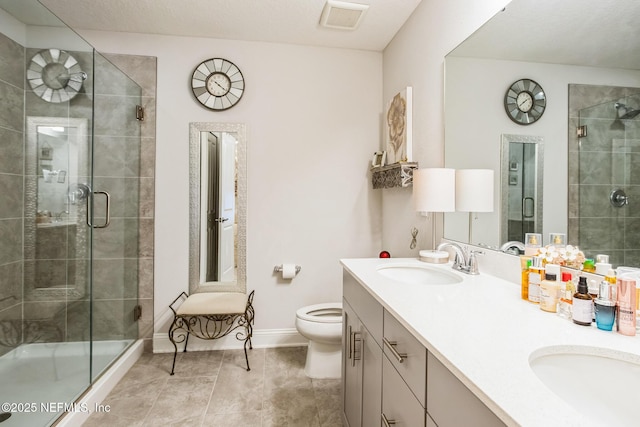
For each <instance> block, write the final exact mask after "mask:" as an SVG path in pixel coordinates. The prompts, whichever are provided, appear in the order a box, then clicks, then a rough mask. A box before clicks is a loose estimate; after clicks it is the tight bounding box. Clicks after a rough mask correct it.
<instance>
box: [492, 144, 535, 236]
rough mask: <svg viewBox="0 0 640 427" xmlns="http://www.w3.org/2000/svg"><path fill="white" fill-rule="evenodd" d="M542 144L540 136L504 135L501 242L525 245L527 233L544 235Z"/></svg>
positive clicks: (501, 169) (501, 186)
mask: <svg viewBox="0 0 640 427" xmlns="http://www.w3.org/2000/svg"><path fill="white" fill-rule="evenodd" d="M542 142H543V141H542V138H541V137H537V136H521V135H502V153H501V157H500V158H501V162H500V172H501V173H500V194H501V195H502V197H501V204H500V213H501V214H500V232H501V237H500V241H501V242H513V241H516V242H524V241H525V239H524V236H525V234H527V233H540V234H542V195H543V194H544V191H543V182H542V165H543V164H544V145H543V143H542Z"/></svg>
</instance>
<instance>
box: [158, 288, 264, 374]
mask: <svg viewBox="0 0 640 427" xmlns="http://www.w3.org/2000/svg"><path fill="white" fill-rule="evenodd" d="M254 293H255V291H251V293H250V294H249V296H248V297H247V295H246V294H244V293H238V292H203V293H196V294H192V295H190V296H189V295H187V294H186V293H185V292H182V293H181V294H180V295H178V297H177V298H176V299H175V300H173V302H172V303H171V304H169V308H170V309H171V311H173V322H172V323H171V326H170V327H169V340H170V341H171V343H172V344H173V348H174V352H173V364H172V366H171V375H173V374H174V372H175V365H176V357H177V355H178V343H181V342H184V343H185V346H184V351H185V352H186V351H187V344H188V341H189V335H191V334H193V335H195V336H196V337H198V338H200V339H204V340H212V339H217V338H222V337H224V336H226V335H228V334H230V333H231V332H233V331H235V330H237V329H240V328H242V329H244V330H241V331H238V332H237V333H236V339H238V340H240V341H244V346H243V347H244V357H245V361H246V362H247V371H249V370H251V368H250V366H249V356H248V354H247V343H248V344H249V349H253V346H252V343H251V337H252V335H253V326H252V325H253V322H254V317H255V311H254V309H253V296H254ZM180 299H182V300H183V302H182V304H181V305H180V306H179V307H178V308H177V309H176V308H174V305H175V304H176V303H177V302H178V300H180Z"/></svg>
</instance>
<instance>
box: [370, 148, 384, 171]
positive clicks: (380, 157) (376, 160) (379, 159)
mask: <svg viewBox="0 0 640 427" xmlns="http://www.w3.org/2000/svg"><path fill="white" fill-rule="evenodd" d="M386 159H387V152H386V151H376V152H375V153H373V159H372V160H371V168H379V167H381V166H384V164H385V161H386Z"/></svg>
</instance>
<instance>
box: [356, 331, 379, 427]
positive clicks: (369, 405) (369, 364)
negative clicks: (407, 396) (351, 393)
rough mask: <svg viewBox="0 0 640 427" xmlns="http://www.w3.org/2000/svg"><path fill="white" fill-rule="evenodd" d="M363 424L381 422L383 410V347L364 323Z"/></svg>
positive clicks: (368, 424)
mask: <svg viewBox="0 0 640 427" xmlns="http://www.w3.org/2000/svg"><path fill="white" fill-rule="evenodd" d="M360 330H361V331H362V426H363V427H365V426H376V425H379V423H380V413H381V411H382V349H381V348H380V347H379V346H378V344H377V343H376V340H375V339H374V338H373V336H372V335H371V333H370V332H369V331H368V329H367V328H365V327H364V325H362V327H361V329H360Z"/></svg>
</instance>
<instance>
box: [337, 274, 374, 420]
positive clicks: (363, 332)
mask: <svg viewBox="0 0 640 427" xmlns="http://www.w3.org/2000/svg"><path fill="white" fill-rule="evenodd" d="M343 294H344V298H343V310H342V311H343V322H342V324H343V335H342V336H343V339H342V380H343V387H342V403H343V421H344V424H345V425H346V426H348V427H361V426H377V425H380V412H381V401H382V398H381V395H382V347H381V339H382V306H381V305H380V304H379V303H378V302H377V301H376V300H375V299H374V298H373V297H372V296H371V294H369V293H368V292H367V291H366V290H365V289H364V288H363V287H362V286H361V285H360V284H358V283H357V282H356V281H355V279H354V278H353V277H352V276H351V275H350V274H348V273H346V272H345V275H344V280H343Z"/></svg>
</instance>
